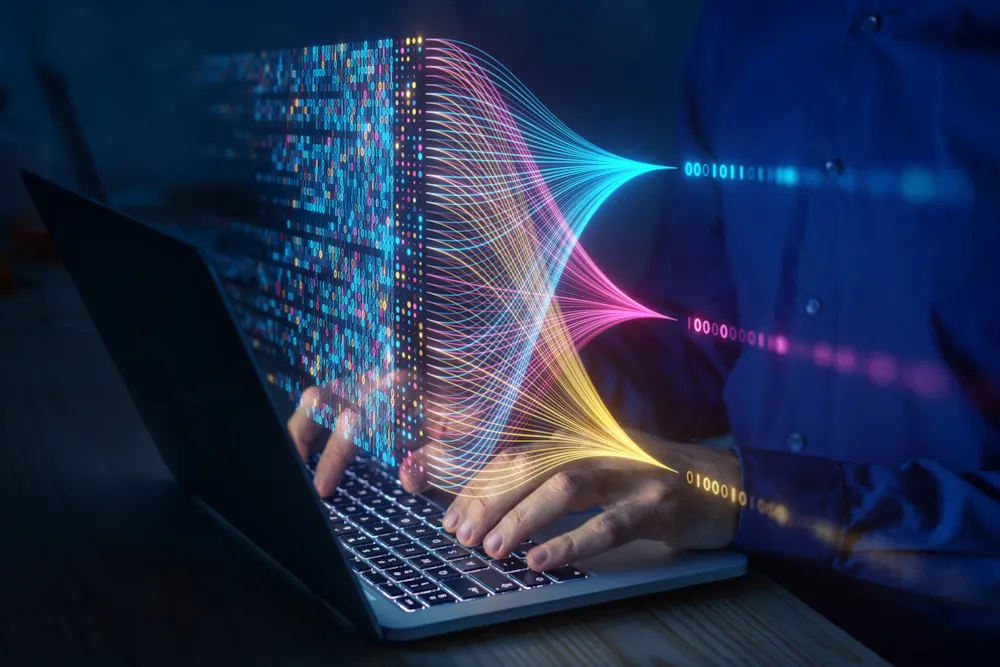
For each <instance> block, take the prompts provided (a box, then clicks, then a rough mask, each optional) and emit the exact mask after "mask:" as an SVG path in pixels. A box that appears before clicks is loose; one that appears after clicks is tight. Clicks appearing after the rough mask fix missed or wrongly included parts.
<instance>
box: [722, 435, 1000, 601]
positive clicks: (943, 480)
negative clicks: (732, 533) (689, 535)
mask: <svg viewBox="0 0 1000 667" xmlns="http://www.w3.org/2000/svg"><path fill="white" fill-rule="evenodd" d="M741 454H742V460H743V476H744V479H743V483H744V489H745V492H746V493H747V504H746V506H745V507H744V508H743V510H742V512H741V516H740V524H739V528H738V529H737V533H736V539H735V541H734V544H733V546H734V547H735V548H737V549H740V550H743V551H747V552H750V553H755V554H761V555H771V556H784V557H794V558H796V559H799V560H803V561H811V562H813V563H815V564H816V565H819V566H823V567H830V568H833V569H835V570H839V571H842V572H844V573H845V574H848V575H849V576H851V577H852V578H854V579H861V580H867V581H870V582H872V583H876V584H879V585H882V586H886V587H890V588H895V589H901V590H906V591H909V592H913V593H922V594H926V595H928V596H934V597H938V598H946V599H951V600H955V601H962V602H964V603H967V604H973V605H981V606H985V607H989V608H997V607H998V606H1000V472H997V471H980V472H969V473H961V472H952V471H950V470H947V469H945V468H944V467H942V466H940V465H938V464H936V463H934V462H931V461H924V460H912V461H908V462H906V463H904V464H903V465H901V466H900V467H898V468H895V469H890V468H885V467H879V466H874V465H870V464H866V463H843V462H838V461H833V460H830V459H825V458H820V457H811V456H803V455H801V454H792V453H789V452H772V451H749V450H746V451H743V452H742V453H741Z"/></svg>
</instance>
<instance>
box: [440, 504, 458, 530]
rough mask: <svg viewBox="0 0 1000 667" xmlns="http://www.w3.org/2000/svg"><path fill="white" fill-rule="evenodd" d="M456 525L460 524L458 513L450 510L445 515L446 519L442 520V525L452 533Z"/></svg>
mask: <svg viewBox="0 0 1000 667" xmlns="http://www.w3.org/2000/svg"><path fill="white" fill-rule="evenodd" d="M456 523H458V512H457V511H455V510H453V509H449V510H448V511H447V512H445V513H444V519H442V520H441V525H442V526H443V527H444V529H445V530H447V531H448V532H449V533H450V532H452V528H454V527H455V524H456Z"/></svg>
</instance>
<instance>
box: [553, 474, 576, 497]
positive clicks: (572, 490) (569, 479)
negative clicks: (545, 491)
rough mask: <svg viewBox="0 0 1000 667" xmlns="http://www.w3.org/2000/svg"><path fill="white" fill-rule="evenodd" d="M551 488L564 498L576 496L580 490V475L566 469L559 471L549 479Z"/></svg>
mask: <svg viewBox="0 0 1000 667" xmlns="http://www.w3.org/2000/svg"><path fill="white" fill-rule="evenodd" d="M549 488H551V489H552V491H553V492H554V493H555V494H556V495H558V496H561V497H564V498H569V497H572V496H575V495H576V494H577V492H579V490H580V476H579V475H577V474H575V473H572V472H568V471H565V470H564V471H562V472H558V473H556V474H555V475H553V476H552V478H551V479H550V480H549Z"/></svg>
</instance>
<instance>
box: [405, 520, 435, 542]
mask: <svg viewBox="0 0 1000 667" xmlns="http://www.w3.org/2000/svg"><path fill="white" fill-rule="evenodd" d="M403 532H404V533H406V534H407V535H409V536H410V537H413V538H416V539H420V538H423V537H427V536H428V535H437V534H438V533H437V531H436V530H434V529H433V528H431V527H430V526H427V525H424V524H420V525H419V526H410V527H409V528H404V529H403Z"/></svg>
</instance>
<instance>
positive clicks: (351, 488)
mask: <svg viewBox="0 0 1000 667" xmlns="http://www.w3.org/2000/svg"><path fill="white" fill-rule="evenodd" d="M338 488H339V489H340V490H341V491H345V492H346V493H348V494H350V495H352V496H353V495H354V492H355V491H360V490H361V489H363V488H365V487H364V485H363V484H362V483H361V482H359V481H358V480H356V479H345V480H344V481H343V482H342V483H341V484H340V486H339V487H338Z"/></svg>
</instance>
